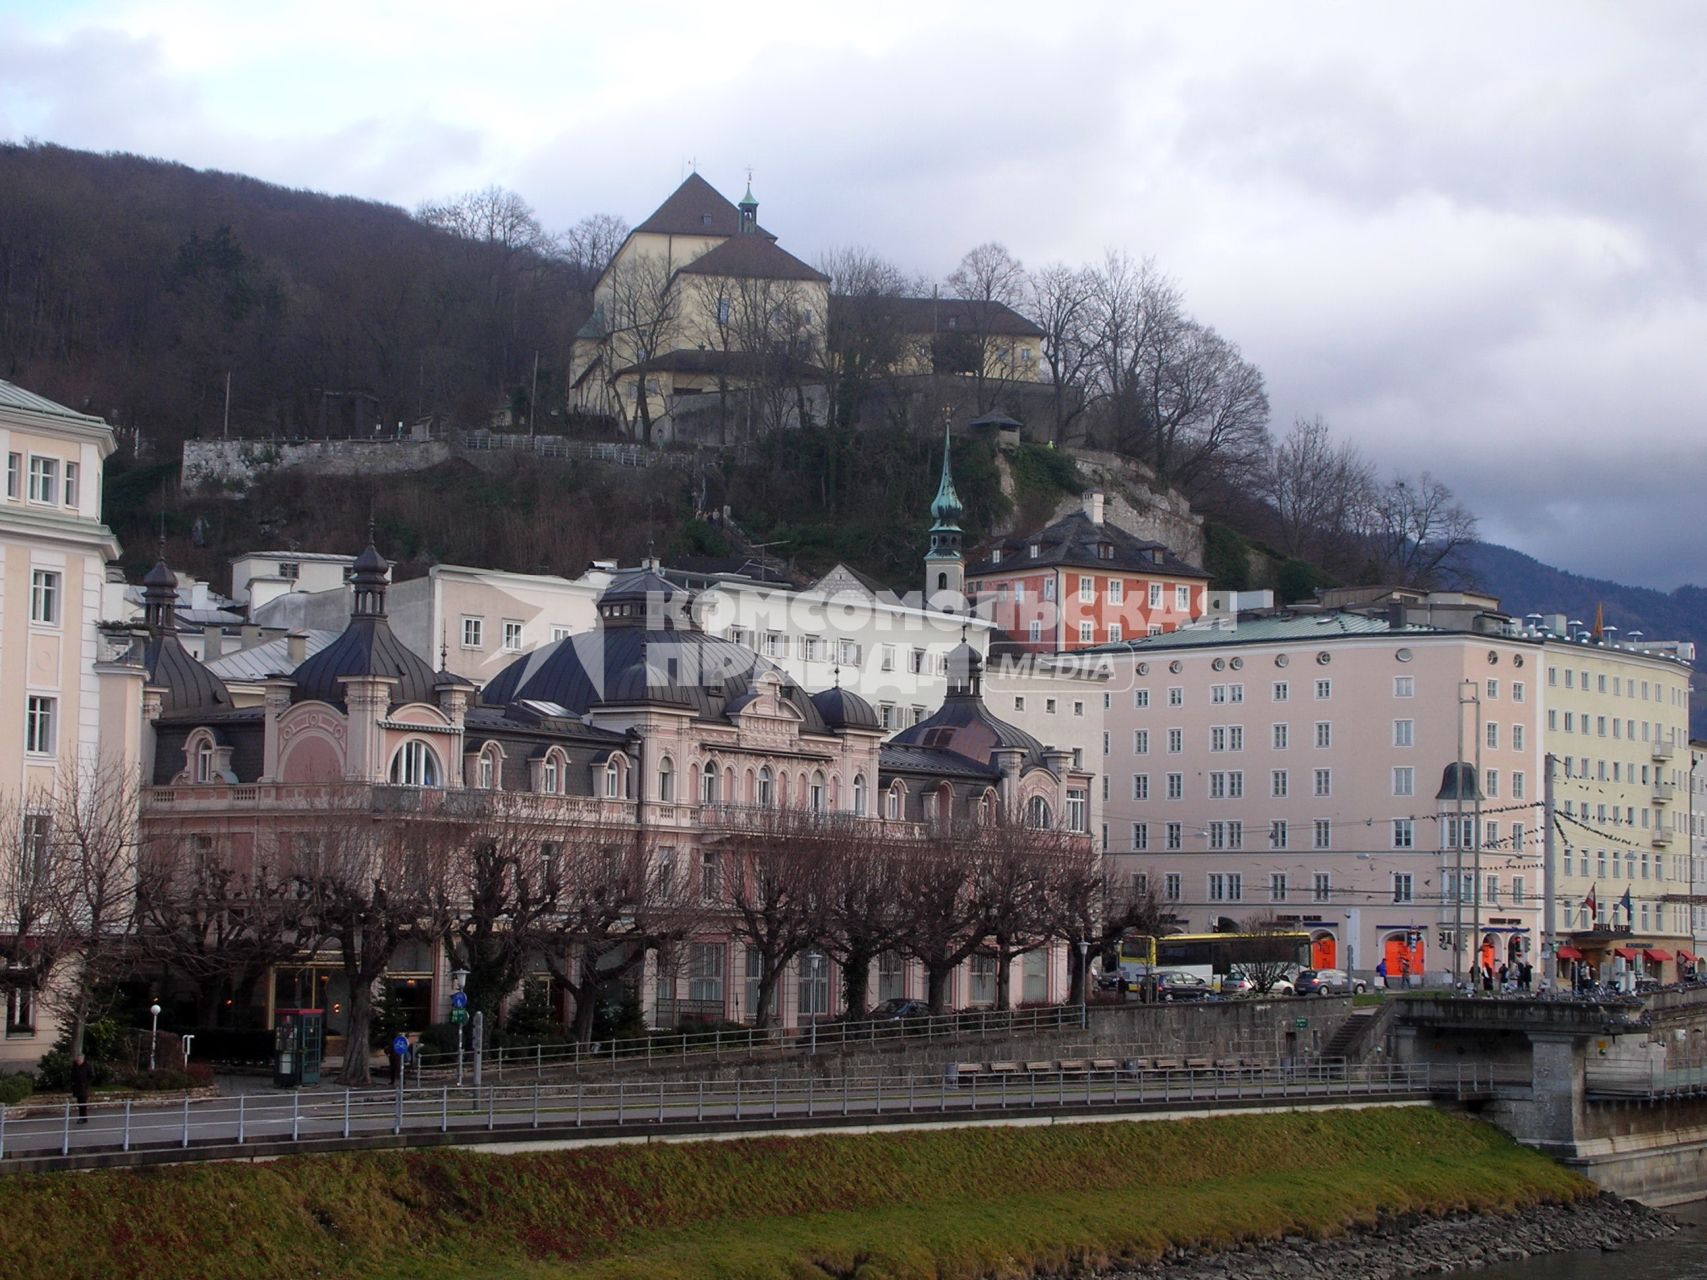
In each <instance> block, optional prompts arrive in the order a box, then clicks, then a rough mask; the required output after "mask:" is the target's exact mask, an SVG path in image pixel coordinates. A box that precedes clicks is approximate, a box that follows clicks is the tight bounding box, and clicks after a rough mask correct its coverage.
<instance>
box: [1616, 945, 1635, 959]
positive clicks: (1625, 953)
mask: <svg viewBox="0 0 1707 1280" xmlns="http://www.w3.org/2000/svg"><path fill="white" fill-rule="evenodd" d="M1612 954H1613V955H1615V956H1617V957H1618V958H1619V959H1621V960H1629V961H1632V962H1633V961H1634V960H1635V959H1636V949H1635V948H1634V947H1614V948H1612Z"/></svg>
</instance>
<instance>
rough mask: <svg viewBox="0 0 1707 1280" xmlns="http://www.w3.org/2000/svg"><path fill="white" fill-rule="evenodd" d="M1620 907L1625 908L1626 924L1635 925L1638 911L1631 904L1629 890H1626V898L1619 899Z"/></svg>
mask: <svg viewBox="0 0 1707 1280" xmlns="http://www.w3.org/2000/svg"><path fill="white" fill-rule="evenodd" d="M1618 905H1619V906H1621V907H1623V908H1624V923H1625V924H1631V923H1633V922H1634V920H1635V912H1636V909H1635V907H1633V906H1632V905H1631V904H1630V891H1629V890H1628V889H1626V890H1624V896H1623V897H1622V898H1620V899H1618Z"/></svg>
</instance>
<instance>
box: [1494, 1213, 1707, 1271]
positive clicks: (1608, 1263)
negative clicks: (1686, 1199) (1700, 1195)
mask: <svg viewBox="0 0 1707 1280" xmlns="http://www.w3.org/2000/svg"><path fill="white" fill-rule="evenodd" d="M1666 1212H1668V1213H1669V1214H1670V1215H1671V1216H1672V1217H1674V1218H1676V1219H1677V1220H1678V1221H1679V1222H1681V1223H1682V1224H1683V1229H1682V1230H1681V1231H1679V1232H1678V1233H1677V1234H1676V1235H1674V1236H1672V1237H1671V1238H1670V1239H1668V1240H1650V1241H1647V1242H1645V1243H1643V1244H1634V1245H1631V1246H1630V1247H1629V1248H1627V1249H1621V1250H1619V1251H1618V1252H1617V1253H1602V1252H1600V1250H1598V1249H1595V1250H1592V1251H1579V1252H1576V1253H1555V1254H1551V1255H1549V1256H1547V1257H1544V1258H1528V1259H1525V1260H1524V1261H1522V1262H1514V1263H1509V1264H1507V1265H1504V1266H1498V1267H1488V1268H1486V1269H1484V1270H1481V1271H1467V1272H1465V1273H1464V1274H1465V1275H1467V1276H1476V1277H1479V1280H1608V1277H1612V1276H1616V1277H1617V1280H1707V1200H1696V1201H1693V1202H1691V1203H1689V1204H1684V1205H1678V1206H1677V1207H1676V1208H1675V1209H1668V1210H1667V1211H1666Z"/></svg>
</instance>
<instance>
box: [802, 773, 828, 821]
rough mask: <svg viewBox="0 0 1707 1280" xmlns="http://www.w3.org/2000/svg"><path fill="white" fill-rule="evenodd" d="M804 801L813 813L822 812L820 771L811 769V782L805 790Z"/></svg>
mask: <svg viewBox="0 0 1707 1280" xmlns="http://www.w3.org/2000/svg"><path fill="white" fill-rule="evenodd" d="M806 803H807V805H808V806H809V807H810V808H811V810H812V812H813V813H823V812H824V775H823V773H822V772H821V771H819V770H816V769H814V770H813V771H812V783H811V785H810V786H809V787H808V788H807V791H806Z"/></svg>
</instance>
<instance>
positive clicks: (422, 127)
mask: <svg viewBox="0 0 1707 1280" xmlns="http://www.w3.org/2000/svg"><path fill="white" fill-rule="evenodd" d="M640 12H644V13H645V14H647V15H648V16H647V17H645V18H640V17H636V16H629V14H630V13H640ZM1704 55H1707V5H1700V4H1695V3H1688V2H1685V0H1680V2H1678V3H1672V4H1659V3H1650V4H1617V5H1614V4H1571V3H1560V2H1559V0H1549V2H1548V3H1535V4H1516V3H1503V4H1498V5H1489V4H1485V3H1476V4H1450V3H1426V4H1425V3H1416V4H1408V5H1404V6H1398V5H1391V4H1361V3H1359V4H1353V3H1343V4H1326V5H1310V4H1303V3H1295V2H1293V3H1285V4H1273V3H1260V4H1257V3H1253V4H1248V5H1225V4H1197V5H1189V6H1187V5H1179V4H1172V5H1163V4H1159V3H1158V4H1136V3H1129V2H1123V3H1115V4H1107V5H1103V4H1092V3H1073V4H1062V5H1039V4H1036V3H1029V4H1024V5H1009V4H1004V3H998V2H994V0H981V2H980V3H975V4H959V3H947V2H944V0H928V2H927V3H920V2H919V0H910V2H909V3H902V4H888V3H873V2H871V0H866V2H865V3H862V4H859V5H803V4H799V3H791V4H771V3H761V2H759V0H743V2H742V3H738V4H734V5H716V6H713V5H706V4H704V3H703V2H701V3H694V4H686V5H676V4H673V3H657V2H655V3H652V4H649V5H646V6H644V7H643V8H642V7H641V6H632V7H631V6H623V5H612V4H603V5H598V6H594V5H592V4H564V3H561V0H540V2H538V3H498V4H488V5H484V6H479V5H476V6H469V5H465V4H441V3H435V2H429V0H409V2H408V3H395V4H393V3H383V4H382V3H366V2H364V0H337V2H335V3H319V2H310V0H292V2H291V3H288V4H285V5H251V4H232V3H229V2H228V0H226V2H213V0H206V2H204V0H112V2H104V3H103V2H93V0H47V2H42V3H35V2H33V0H32V2H28V3H20V2H19V0H0V136H4V137H9V138H13V139H21V138H24V137H32V138H37V139H40V140H44V141H52V142H56V143H61V144H64V145H67V146H74V147H85V148H91V149H95V150H125V151H135V152H141V153H144V154H148V155H156V156H162V157H168V158H170V159H173V160H179V161H182V162H184V163H186V164H190V165H194V166H198V167H214V168H221V169H228V170H233V171H238V172H242V173H248V174H253V175H255V176H257V177H261V178H265V179H268V180H271V181H274V182H281V183H286V184H289V185H292V186H301V187H310V188H314V189H317V190H322V191H330V192H340V193H350V194H355V195H361V196H366V197H370V198H374V199H380V200H387V201H393V202H395V203H398V204H402V205H405V206H409V207H413V206H414V205H415V204H416V203H417V202H418V201H420V200H421V199H423V198H426V197H431V196H439V195H445V194H450V193H454V192H458V191H462V190H467V189H470V188H474V187H480V186H484V185H487V184H489V183H499V184H502V185H505V186H509V187H513V188H514V189H516V190H517V191H519V192H521V193H522V195H524V196H525V197H526V198H527V199H528V200H529V201H530V202H531V203H532V204H533V205H534V207H535V208H536V209H537V210H538V211H539V213H540V215H541V218H542V220H543V221H544V222H545V223H546V225H547V226H548V227H551V228H559V227H562V226H566V225H568V224H569V223H571V222H573V221H574V220H575V219H576V218H578V217H580V216H581V215H583V214H586V213H592V212H612V213H617V214H620V215H622V216H623V217H625V218H627V219H629V220H630V221H637V220H639V219H640V218H642V217H644V216H645V215H646V214H647V213H648V212H650V211H651V209H652V208H653V207H654V206H656V205H657V204H658V203H659V202H660V201H661V200H662V199H663V197H664V196H666V195H667V194H668V193H669V192H670V190H671V189H672V188H673V187H674V186H675V185H676V183H677V182H678V181H680V179H681V178H682V176H683V174H684V173H685V172H686V167H687V165H688V163H689V162H690V161H691V162H696V163H697V165H698V168H699V170H700V172H701V173H702V174H704V175H705V176H706V177H707V178H708V179H709V180H710V181H711V182H712V183H713V184H714V185H716V186H718V187H719V188H721V189H722V190H723V191H724V192H725V194H728V195H730V196H731V197H734V196H738V195H739V194H740V190H741V187H742V185H743V184H744V182H745V180H746V171H747V168H748V167H749V166H751V168H752V170H753V174H754V177H753V188H754V192H755V194H757V196H758V197H759V199H760V201H761V217H762V218H763V220H764V223H765V225H766V226H767V227H768V228H770V229H771V230H772V231H774V232H776V233H777V234H778V235H779V236H780V237H781V242H782V244H783V245H784V246H785V247H786V248H788V249H790V250H792V251H793V252H795V253H796V254H798V255H799V256H801V257H804V258H807V259H809V260H810V259H812V258H814V257H816V256H817V254H818V253H819V252H820V251H821V250H823V249H825V248H827V247H830V246H833V245H845V244H863V245H867V246H869V247H871V248H873V249H876V250H877V251H879V252H881V253H883V254H884V255H886V256H888V257H890V258H892V259H894V260H896V261H897V262H899V263H901V264H902V265H903V266H905V267H907V268H908V269H910V270H913V271H917V272H922V273H927V274H930V275H932V276H937V277H940V276H942V275H944V274H946V273H947V272H948V271H949V270H950V269H951V268H952V267H953V265H954V263H955V261H956V260H957V259H958V258H959V256H960V254H961V253H962V252H963V251H964V250H965V249H967V248H969V247H970V246H972V245H973V244H976V243H978V242H980V241H984V240H1000V241H1002V242H1004V243H1005V244H1006V245H1007V246H1008V247H1009V248H1010V249H1011V250H1012V251H1013V252H1014V253H1015V254H1016V255H1017V256H1019V257H1020V258H1021V259H1023V260H1024V261H1025V262H1026V263H1027V265H1041V264H1043V263H1045V262H1048V261H1050V260H1054V259H1061V260H1066V261H1070V262H1088V261H1092V260H1095V259H1098V258H1100V257H1101V256H1102V254H1103V252H1104V250H1105V249H1107V248H1110V247H1121V248H1124V249H1126V250H1128V251H1130V252H1132V253H1134V254H1137V255H1151V256H1154V257H1155V258H1156V260H1157V261H1158V263H1159V264H1160V265H1161V266H1162V268H1163V269H1164V270H1165V271H1167V272H1168V273H1169V274H1170V275H1171V276H1172V277H1174V279H1175V280H1177V281H1178V282H1179V283H1180V285H1181V286H1182V287H1183V288H1184V290H1185V292H1186V295H1187V298H1188V302H1189V305H1190V306H1191V308H1192V310H1193V311H1194V312H1195V313H1196V314H1197V315H1198V316H1199V318H1201V319H1203V320H1205V321H1207V322H1209V323H1211V324H1213V325H1215V326H1216V327H1217V328H1219V329H1220V330H1221V331H1222V332H1223V333H1225V334H1226V335H1228V336H1229V337H1230V338H1232V339H1233V340H1234V341H1236V342H1237V343H1239V344H1240V345H1241V346H1242V347H1243V349H1244V351H1245V353H1246V354H1247V355H1248V356H1249V357H1250V358H1251V359H1253V360H1254V361H1255V362H1256V363H1257V364H1258V365H1259V366H1260V367H1261V368H1262V370H1263V372H1264V374H1265V375H1266V377H1267V380H1268V387H1269V394H1270V398H1271V400H1272V402H1273V408H1274V420H1275V426H1276V429H1277V430H1281V429H1284V427H1285V425H1286V424H1288V423H1289V422H1291V421H1292V420H1293V419H1294V418H1295V417H1297V416H1300V415H1313V414H1318V413H1319V414H1321V415H1323V416H1324V417H1326V418H1327V419H1328V420H1329V421H1330V422H1331V423H1332V424H1333V425H1334V426H1335V428H1336V429H1337V430H1338V431H1339V432H1341V433H1343V434H1345V435H1348V436H1350V437H1352V438H1354V439H1356V440H1357V441H1358V442H1359V444H1360V445H1361V446H1362V447H1363V448H1364V450H1365V451H1366V452H1367V453H1368V454H1369V455H1371V456H1372V457H1373V458H1374V459H1376V460H1377V461H1378V462H1379V463H1380V464H1381V465H1382V467H1383V468H1384V469H1404V470H1407V471H1414V470H1421V469H1424V468H1427V469H1430V470H1432V471H1433V472H1434V473H1436V474H1437V475H1438V476H1440V477H1441V478H1443V479H1444V480H1446V481H1447V483H1449V484H1450V485H1452V487H1453V488H1454V489H1455V490H1456V491H1457V492H1458V493H1459V494H1460V496H1461V497H1463V498H1464V499H1465V500H1466V501H1467V502H1468V503H1469V504H1470V505H1471V506H1472V507H1473V509H1474V510H1476V511H1477V512H1478V513H1479V514H1480V516H1481V518H1482V527H1483V534H1484V536H1485V537H1487V538H1489V539H1490V540H1492V541H1498V542H1505V543H1508V544H1510V545H1513V546H1516V547H1519V548H1521V549H1522V550H1525V551H1528V552H1530V553H1531V554H1534V555H1536V556H1538V557H1540V558H1541V559H1543V560H1546V561H1548V562H1550V563H1554V564H1557V565H1560V566H1561V567H1564V568H1567V569H1571V570H1573V571H1576V572H1580V573H1588V574H1595V575H1602V576H1608V577H1614V578H1618V579H1621V580H1624V581H1627V582H1632V583H1642V584H1646V585H1651V586H1658V587H1663V588H1671V587H1674V586H1677V585H1679V584H1680V583H1683V582H1688V581H1694V582H1698V583H1707V520H1704V519H1703V518H1702V498H1703V496H1704V493H1707V421H1704V416H1703V406H1704V404H1707V284H1704V277H1707V56H1704Z"/></svg>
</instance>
